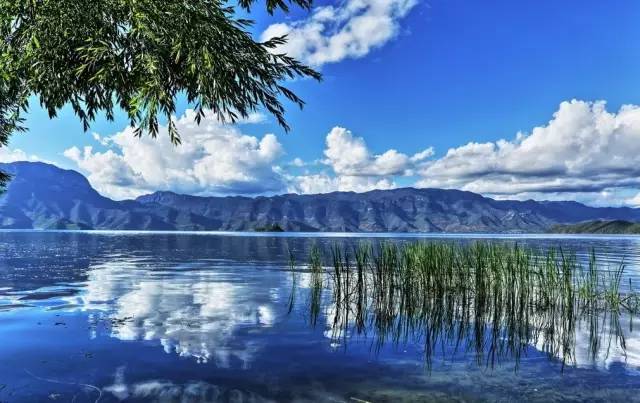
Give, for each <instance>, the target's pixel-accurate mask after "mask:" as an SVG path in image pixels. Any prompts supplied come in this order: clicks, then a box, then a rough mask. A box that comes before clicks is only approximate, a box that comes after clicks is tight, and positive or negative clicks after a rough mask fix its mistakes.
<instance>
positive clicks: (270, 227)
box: [255, 223, 284, 232]
mask: <svg viewBox="0 0 640 403" xmlns="http://www.w3.org/2000/svg"><path fill="white" fill-rule="evenodd" d="M255 231H256V232H284V229H283V228H282V227H281V226H280V224H277V223H276V224H267V225H265V226H260V227H256V228H255Z"/></svg>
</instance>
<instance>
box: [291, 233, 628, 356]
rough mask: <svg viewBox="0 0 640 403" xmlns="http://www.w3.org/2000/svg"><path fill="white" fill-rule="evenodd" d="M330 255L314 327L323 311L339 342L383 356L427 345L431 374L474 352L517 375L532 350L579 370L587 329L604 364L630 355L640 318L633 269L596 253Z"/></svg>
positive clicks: (313, 302)
mask: <svg viewBox="0 0 640 403" xmlns="http://www.w3.org/2000/svg"><path fill="white" fill-rule="evenodd" d="M329 255H330V261H329V265H328V266H325V261H324V260H323V256H322V252H321V250H320V249H319V248H317V247H314V248H313V249H312V250H311V254H310V262H309V271H310V273H309V285H308V287H309V298H308V301H309V314H310V318H311V323H312V324H314V325H315V324H316V323H317V321H318V317H319V316H320V315H321V314H322V313H324V314H325V315H326V317H327V322H328V326H329V328H330V332H329V333H330V337H331V338H332V340H333V341H334V342H335V343H336V344H340V343H344V344H345V345H346V342H347V339H348V338H350V337H353V336H354V335H373V336H374V337H373V339H374V340H375V341H374V346H375V347H376V348H381V347H382V346H383V345H384V344H385V343H386V342H387V341H391V342H392V343H395V344H401V343H419V345H420V346H422V347H421V348H423V349H424V357H425V362H426V363H427V365H429V366H430V365H431V363H432V359H433V358H434V356H436V355H437V354H442V355H443V358H447V357H446V355H447V354H451V356H452V357H453V356H455V355H457V354H472V355H474V356H475V360H476V362H477V363H478V365H486V366H490V367H493V366H494V365H495V364H496V363H497V362H499V361H500V360H501V359H513V360H514V361H515V365H516V368H517V366H518V365H519V363H520V358H521V356H522V355H523V354H526V352H527V349H528V348H529V347H532V346H533V347H535V348H537V349H538V350H541V351H543V352H545V353H547V354H548V356H549V357H550V358H552V359H557V360H559V361H560V362H561V364H562V367H563V368H564V366H565V365H566V364H573V363H575V362H576V353H575V350H576V333H577V329H578V328H580V329H581V331H586V332H587V333H588V335H589V345H588V346H579V347H581V348H582V347H584V348H585V350H588V353H589V354H588V355H589V356H590V358H591V359H592V360H595V359H596V358H597V357H598V356H599V355H600V354H608V353H609V350H610V349H613V348H616V349H619V350H622V351H624V350H625V336H624V333H625V332H624V331H623V329H622V327H621V325H620V320H619V319H620V317H621V315H625V317H631V318H632V316H633V315H634V314H636V313H637V312H639V311H640V295H639V294H638V293H637V292H635V290H634V288H633V284H632V283H631V281H629V282H628V283H623V272H624V268H625V265H624V262H621V263H620V264H619V265H616V266H615V267H610V266H601V265H599V264H598V262H597V261H596V257H595V253H593V252H592V254H591V256H590V257H587V258H584V257H583V258H580V259H579V258H578V257H577V256H576V255H575V254H571V253H566V252H565V251H563V250H560V249H548V250H533V249H528V248H523V247H521V246H518V245H504V244H493V243H488V242H478V243H475V244H469V245H460V244H453V243H440V242H418V243H411V244H403V245H396V244H391V243H382V244H379V245H377V246H376V247H374V246H372V245H371V244H367V243H363V244H360V245H358V246H356V247H354V248H352V247H344V248H341V247H339V246H337V245H336V246H334V247H333V248H332V249H331V251H330V253H329ZM296 282H297V281H296V279H295V278H294V287H295V283H296ZM323 294H324V295H323ZM323 308H324V310H323ZM452 357H451V358H452Z"/></svg>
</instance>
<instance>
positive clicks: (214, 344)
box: [0, 231, 640, 402]
mask: <svg viewBox="0 0 640 403" xmlns="http://www.w3.org/2000/svg"><path fill="white" fill-rule="evenodd" d="M363 237H364V236H358V235H347V234H337V235H336V234H332V235H331V236H330V235H329V234H324V235H323V234H253V233H252V234H241V233H237V234H220V233H179V234H176V233H118V232H98V233H95V232H93V233H90V232H63V231H61V232H20V231H7V232H0V401H10V402H14V401H17V402H19V401H46V400H50V401H74V402H95V401H100V402H111V401H121V400H125V401H169V402H174V401H175V402H200V401H233V402H241V401H256V402H259V401H333V402H336V401H345V402H357V401H362V400H364V401H371V402H374V401H375V402H378V401H394V402H395V401H415V400H422V401H432V400H437V401H448V400H451V401H477V400H485V401H496V400H499V401H521V400H530V401H553V400H558V401H560V400H563V401H584V400H589V401H603V402H604V401H627V402H630V401H640V400H639V399H640V394H638V389H640V329H637V328H638V326H637V324H636V323H635V322H636V320H635V318H632V317H630V316H629V315H626V314H623V315H620V316H619V317H618V318H617V319H618V322H617V323H618V324H619V326H620V328H621V329H622V333H623V337H624V339H623V340H620V338H619V337H617V336H611V334H610V333H609V332H608V331H607V330H608V328H609V327H610V323H611V322H610V321H609V319H606V320H603V322H602V325H601V326H600V329H602V330H601V336H602V337H601V341H600V344H599V346H598V351H597V353H596V354H593V353H592V351H590V343H589V334H588V332H587V329H586V328H584V327H578V328H577V329H576V335H575V351H574V352H573V354H572V359H571V360H569V362H567V363H565V365H562V362H561V360H560V359H559V358H558V357H556V356H554V355H553V354H549V353H548V352H546V351H545V349H544V346H542V345H541V343H531V345H528V346H526V348H524V349H523V350H524V351H523V354H522V355H521V356H520V357H519V359H516V357H513V356H510V355H509V354H502V355H500V356H499V357H498V359H497V360H496V361H495V362H493V363H492V364H489V363H488V360H487V359H486V358H487V357H486V356H485V357H482V358H483V359H482V360H478V357H477V355H476V353H475V352H471V351H466V350H465V349H460V348H458V349H455V346H452V345H450V344H449V343H448V342H447V340H445V339H443V342H442V344H441V345H440V346H439V347H438V351H435V352H433V354H432V359H431V360H430V362H429V363H428V364H427V363H426V362H425V349H424V343H423V340H421V339H420V338H419V337H415V338H412V337H409V338H407V340H405V341H404V342H402V343H385V344H383V345H379V344H378V343H377V341H376V337H375V335H374V332H373V331H370V332H364V333H362V334H357V333H355V332H353V333H350V334H345V335H343V336H344V337H338V338H336V337H335V329H332V326H333V321H332V307H331V300H330V298H323V299H322V302H323V306H322V310H321V314H320V317H319V318H318V320H317V322H316V324H315V326H314V325H312V323H311V320H310V315H309V309H308V304H307V303H306V302H307V300H308V281H305V276H306V274H305V268H304V267H303V266H300V267H297V268H296V270H298V269H299V270H300V271H301V273H300V275H299V277H298V281H297V283H296V284H297V288H296V294H295V295H296V302H295V303H294V305H293V309H292V311H291V312H289V309H290V297H291V291H292V273H291V270H290V269H289V251H292V252H293V253H294V255H295V256H296V261H297V262H299V263H301V264H303V265H304V263H306V261H307V256H308V254H309V251H310V249H311V248H312V246H313V245H318V246H320V247H321V248H323V249H328V248H330V247H331V245H333V244H335V243H338V244H340V245H342V244H356V243H357V242H359V241H361V240H362V238H363ZM420 237H421V236H419V235H411V236H408V235H406V234H385V235H384V237H383V236H380V235H376V237H375V238H371V239H370V241H371V242H374V243H375V242H380V241H382V240H387V238H388V239H389V240H392V241H393V242H412V241H416V240H417V239H416V238H420ZM479 237H480V238H483V239H485V240H486V239H490V240H491V241H492V242H507V243H519V244H523V245H527V246H532V247H536V248H538V247H539V248H547V247H552V246H553V247H562V248H563V249H564V250H572V251H575V252H576V253H577V254H578V255H579V256H582V257H586V256H587V255H588V253H589V252H590V251H591V249H595V250H596V252H597V254H598V257H599V260H600V261H601V262H604V263H605V264H606V263H610V264H611V265H612V266H614V265H616V264H617V263H619V262H620V260H621V259H622V258H624V262H625V263H626V265H627V269H626V272H625V273H626V274H625V280H624V283H625V284H628V280H629V279H630V280H631V281H632V283H634V282H636V281H639V282H640V238H638V237H596V236H586V237H578V236H559V237H546V236H498V235H496V236H492V235H483V236H477V235H446V236H428V238H429V239H430V240H442V241H443V242H473V241H474V240H476V239H477V238H479ZM383 238H384V239H383ZM487 353H488V352H487Z"/></svg>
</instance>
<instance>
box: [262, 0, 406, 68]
mask: <svg viewBox="0 0 640 403" xmlns="http://www.w3.org/2000/svg"><path fill="white" fill-rule="evenodd" d="M416 4H417V0H347V1H345V2H344V3H342V4H340V5H337V6H324V7H318V8H316V9H315V10H314V11H313V13H312V14H311V16H310V17H309V18H307V19H304V20H301V21H296V22H293V23H278V24H273V25H270V26H269V27H268V28H267V29H266V30H265V31H264V32H263V33H262V36H261V39H262V40H263V41H265V40H267V39H269V38H272V37H274V36H282V35H287V36H288V42H287V43H286V44H285V45H283V46H282V47H280V48H278V49H277V51H280V52H285V53H287V54H289V55H290V56H293V57H295V58H298V59H300V60H303V61H304V62H306V63H308V64H310V65H312V66H315V67H320V66H322V65H324V64H327V63H336V62H339V61H341V60H344V59H347V58H352V59H355V58H360V57H363V56H365V55H367V54H368V53H369V52H370V51H371V50H372V49H375V48H377V47H380V46H382V45H384V44H385V43H387V42H388V41H389V40H391V39H393V38H394V37H395V36H396V35H397V34H398V32H399V30H400V25H399V20H400V19H402V18H403V17H405V16H406V15H407V14H408V13H409V11H410V10H411V9H412V8H413V7H414V6H415V5H416Z"/></svg>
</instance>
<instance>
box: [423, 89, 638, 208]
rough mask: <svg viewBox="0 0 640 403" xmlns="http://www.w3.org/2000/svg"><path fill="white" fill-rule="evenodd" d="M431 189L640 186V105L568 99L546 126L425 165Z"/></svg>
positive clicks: (515, 191)
mask: <svg viewBox="0 0 640 403" xmlns="http://www.w3.org/2000/svg"><path fill="white" fill-rule="evenodd" d="M420 174H421V176H422V179H421V180H420V181H419V182H418V184H419V185H420V186H424V187H446V188H460V189H464V190H469V191H473V192H478V193H484V194H491V195H508V196H513V195H515V196H518V195H531V194H537V195H544V194H556V195H557V194H565V195H566V194H581V193H583V194H601V195H605V196H606V194H607V192H606V191H607V190H611V189H625V188H626V189H629V188H637V187H639V186H640V107H639V106H635V105H625V106H622V107H621V108H620V110H619V111H618V112H608V111H607V110H606V104H605V102H604V101H598V102H585V101H578V100H572V101H567V102H563V103H561V104H560V107H559V109H558V111H557V112H555V113H554V115H553V118H552V119H551V121H549V123H548V124H547V125H545V126H540V127H535V128H534V129H533V130H532V131H531V133H528V134H526V133H518V134H517V136H516V137H515V139H513V140H510V141H509V140H499V141H497V142H489V143H474V142H471V143H468V144H465V145H463V146H461V147H458V148H452V149H450V150H449V151H448V152H447V153H446V155H445V156H443V157H442V158H439V159H437V160H435V161H432V162H429V163H428V164H425V166H424V167H423V169H422V170H421V171H420Z"/></svg>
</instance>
